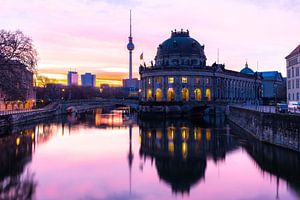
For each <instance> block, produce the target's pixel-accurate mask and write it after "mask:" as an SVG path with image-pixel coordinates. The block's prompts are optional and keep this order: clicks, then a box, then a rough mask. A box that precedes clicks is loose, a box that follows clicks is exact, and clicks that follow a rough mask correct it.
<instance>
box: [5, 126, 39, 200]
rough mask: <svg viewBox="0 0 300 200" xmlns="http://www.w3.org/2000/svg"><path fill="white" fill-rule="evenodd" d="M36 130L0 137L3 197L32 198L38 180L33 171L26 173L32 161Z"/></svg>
mask: <svg viewBox="0 0 300 200" xmlns="http://www.w3.org/2000/svg"><path fill="white" fill-rule="evenodd" d="M34 139H35V137H34V131H33V130H25V131H22V135H21V134H11V135H7V136H5V137H2V138H0V151H1V154H0V191H1V199H32V198H33V196H34V191H35V187H36V182H35V181H34V179H33V175H32V174H31V173H27V174H26V175H25V174H24V169H25V166H26V164H27V163H28V162H29V161H31V157H32V147H33V142H34Z"/></svg>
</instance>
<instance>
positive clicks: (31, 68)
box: [0, 30, 37, 100]
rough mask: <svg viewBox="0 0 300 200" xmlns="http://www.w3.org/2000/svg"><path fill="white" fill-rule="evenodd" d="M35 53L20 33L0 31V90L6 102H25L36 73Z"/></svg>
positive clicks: (27, 40)
mask: <svg viewBox="0 0 300 200" xmlns="http://www.w3.org/2000/svg"><path fill="white" fill-rule="evenodd" d="M36 65H37V52H36V50H35V48H34V46H33V44H32V40H31V39H30V38H29V37H27V36H25V35H24V34H23V33H22V32H21V31H14V32H11V31H6V30H0V73H1V76H0V88H1V90H2V91H4V93H5V94H6V100H25V99H26V95H27V94H28V89H30V88H32V84H33V81H32V75H33V73H35V72H36Z"/></svg>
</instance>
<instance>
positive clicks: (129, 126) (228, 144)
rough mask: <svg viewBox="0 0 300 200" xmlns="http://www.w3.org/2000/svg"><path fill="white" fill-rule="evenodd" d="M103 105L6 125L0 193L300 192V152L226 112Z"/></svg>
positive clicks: (286, 195) (228, 199)
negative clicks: (238, 123)
mask: <svg viewBox="0 0 300 200" xmlns="http://www.w3.org/2000/svg"><path fill="white" fill-rule="evenodd" d="M153 118H154V119H151V120H149V119H148V120H142V119H138V118H137V117H136V116H134V115H131V116H128V115H125V114H123V112H122V110H114V111H112V112H110V113H102V110H101V109H97V110H96V111H94V112H92V113H87V114H81V115H80V116H75V115H69V116H60V117H57V118H53V119H49V120H45V121H44V122H43V123H39V124H34V123H33V124H28V125H23V126H16V127H10V128H6V129H2V130H1V131H0V132H1V138H0V143H1V145H0V163H1V164H0V199H43V200H47V199H80V200H81V199H88V200H96V199H115V200H119V199H149V200H150V199H151V200H152V199H224V200H232V199H234V200H235V199H237V200H250V199H251V200H252V199H257V200H258V199H263V200H268V199H284V200H286V199H287V200H289V199H300V155H299V154H298V153H295V152H292V151H288V150H285V149H282V148H278V147H275V146H272V145H267V144H263V143H261V142H258V141H257V140H255V139H253V138H251V137H250V136H248V135H247V134H245V133H244V132H243V131H242V130H239V129H238V128H236V127H233V126H232V125H230V124H228V123H227V122H226V121H225V120H223V119H216V118H213V119H211V118H206V119H200V118H196V119H195V118H193V119H187V118H185V119H168V120H159V119H155V116H154V117H153Z"/></svg>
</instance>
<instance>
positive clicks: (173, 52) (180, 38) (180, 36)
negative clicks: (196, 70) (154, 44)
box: [155, 30, 206, 65]
mask: <svg viewBox="0 0 300 200" xmlns="http://www.w3.org/2000/svg"><path fill="white" fill-rule="evenodd" d="M171 57H172V58H173V60H174V58H175V59H176V57H177V59H178V62H177V63H178V65H181V64H189V65H200V64H205V62H206V56H205V54H204V45H203V46H202V45H201V44H200V43H199V42H198V41H197V40H195V39H193V38H191V37H190V35H189V31H188V30H187V31H183V30H181V31H176V30H175V31H172V32H171V37H170V38H169V39H167V40H165V41H164V42H163V43H162V44H160V45H159V46H158V48H157V54H156V57H155V61H156V64H158V65H160V64H163V63H164V64H169V63H166V62H165V61H166V59H169V58H171ZM182 58H185V59H186V58H193V59H194V60H189V61H187V60H185V61H182V62H180V61H181V59H182ZM195 59H198V60H197V62H196V61H195ZM170 64H171V63H170Z"/></svg>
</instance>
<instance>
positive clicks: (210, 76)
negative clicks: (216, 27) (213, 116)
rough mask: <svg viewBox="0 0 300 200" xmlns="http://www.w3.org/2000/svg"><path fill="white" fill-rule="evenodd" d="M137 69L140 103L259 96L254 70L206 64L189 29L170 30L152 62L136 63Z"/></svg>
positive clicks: (243, 99)
mask: <svg viewBox="0 0 300 200" xmlns="http://www.w3.org/2000/svg"><path fill="white" fill-rule="evenodd" d="M139 72H140V76H141V89H142V95H141V96H142V101H143V102H153V101H155V102H214V103H217V102H219V103H245V102H248V103H257V102H259V101H260V98H261V92H260V89H261V79H260V76H258V74H257V73H255V74H253V75H251V74H244V73H240V72H236V71H231V70H227V69H225V65H221V64H216V63H215V64H213V65H212V66H207V65H206V56H205V53H204V45H200V44H199V43H198V41H196V40H194V39H193V38H191V37H190V35H189V31H183V30H181V31H176V30H175V31H174V32H173V31H172V34H171V37H170V38H169V39H167V40H166V41H164V42H163V43H162V44H160V45H159V46H158V49H157V54H156V57H155V63H154V64H153V63H152V66H149V67H144V66H140V71H139ZM160 104H162V103H160ZM166 105H167V103H166Z"/></svg>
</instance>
